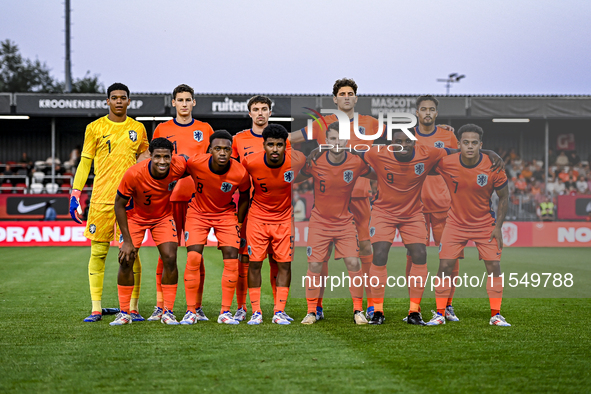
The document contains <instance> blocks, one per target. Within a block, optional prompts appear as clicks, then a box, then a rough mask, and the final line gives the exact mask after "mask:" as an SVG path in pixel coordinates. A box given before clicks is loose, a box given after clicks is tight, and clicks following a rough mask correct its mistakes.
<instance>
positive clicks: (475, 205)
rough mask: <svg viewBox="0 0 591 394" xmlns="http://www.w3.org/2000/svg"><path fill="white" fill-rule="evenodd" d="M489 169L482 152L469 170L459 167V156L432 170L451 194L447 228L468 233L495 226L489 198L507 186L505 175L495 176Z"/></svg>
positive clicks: (495, 173)
mask: <svg viewBox="0 0 591 394" xmlns="http://www.w3.org/2000/svg"><path fill="white" fill-rule="evenodd" d="M491 165H492V162H491V161H490V159H489V157H488V156H487V155H483V154H482V152H481V153H480V159H479V160H478V163H476V165H474V166H472V167H467V166H466V165H465V164H464V163H462V161H461V160H460V153H454V154H452V155H449V156H447V157H444V158H443V159H442V160H441V161H439V163H438V164H437V167H436V170H437V172H438V173H440V174H441V175H442V177H443V179H444V180H445V183H446V184H447V187H448V188H449V191H450V194H451V208H450V210H449V212H448V217H447V224H448V225H453V226H456V227H461V228H463V229H469V230H470V231H472V230H475V229H483V228H486V227H490V226H494V225H495V223H496V218H495V212H494V211H493V210H492V207H491V202H490V197H491V196H492V194H493V191H494V190H499V189H502V188H504V187H505V186H506V185H507V175H506V174H505V171H501V172H500V173H498V174H497V172H496V171H491V169H490V167H491ZM446 228H447V227H446Z"/></svg>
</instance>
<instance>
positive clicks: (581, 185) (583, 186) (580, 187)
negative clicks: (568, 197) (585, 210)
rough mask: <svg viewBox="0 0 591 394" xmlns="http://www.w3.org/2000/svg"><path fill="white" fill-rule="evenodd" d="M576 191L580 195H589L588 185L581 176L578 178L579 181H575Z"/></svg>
mask: <svg viewBox="0 0 591 394" xmlns="http://www.w3.org/2000/svg"><path fill="white" fill-rule="evenodd" d="M576 186H577V191H578V192H579V193H580V194H588V193H589V185H587V181H586V180H585V178H584V177H583V176H582V175H581V176H579V180H578V181H577V184H576Z"/></svg>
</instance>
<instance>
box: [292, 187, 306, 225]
mask: <svg viewBox="0 0 591 394" xmlns="http://www.w3.org/2000/svg"><path fill="white" fill-rule="evenodd" d="M292 197H293V198H292V202H293V220H294V221H296V222H303V221H304V220H306V203H305V202H304V199H302V198H300V195H299V193H298V192H296V191H294V192H293V196H292Z"/></svg>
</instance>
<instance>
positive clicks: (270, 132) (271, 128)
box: [263, 123, 289, 141]
mask: <svg viewBox="0 0 591 394" xmlns="http://www.w3.org/2000/svg"><path fill="white" fill-rule="evenodd" d="M288 137H289V133H288V132H287V129H286V128H285V127H283V126H281V125H280V124H275V123H273V124H270V125H268V126H267V127H265V129H264V130H263V141H266V140H267V139H269V138H277V139H282V140H285V141H287V138H288Z"/></svg>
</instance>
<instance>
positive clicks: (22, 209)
mask: <svg viewBox="0 0 591 394" xmlns="http://www.w3.org/2000/svg"><path fill="white" fill-rule="evenodd" d="M49 202H50V203H51V204H53V203H54V202H55V200H51V201H49ZM45 204H47V203H46V202H40V203H37V204H33V205H25V202H24V201H23V200H21V202H19V203H18V206H17V207H16V210H17V211H18V212H19V213H29V212H33V211H34V210H36V209H39V208H42V207H44V206H45Z"/></svg>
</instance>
